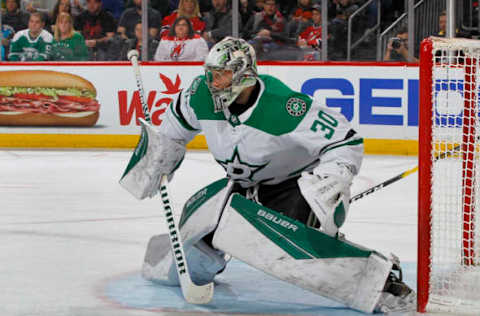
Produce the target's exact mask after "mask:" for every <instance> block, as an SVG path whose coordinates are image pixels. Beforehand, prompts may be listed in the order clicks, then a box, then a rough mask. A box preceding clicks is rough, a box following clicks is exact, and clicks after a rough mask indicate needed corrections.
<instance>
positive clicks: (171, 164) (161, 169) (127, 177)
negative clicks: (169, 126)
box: [120, 119, 186, 200]
mask: <svg viewBox="0 0 480 316" xmlns="http://www.w3.org/2000/svg"><path fill="white" fill-rule="evenodd" d="M139 121H140V124H141V126H142V134H141V138H140V141H139V142H138V144H137V147H136V148H135V151H134V153H133V155H132V158H130V162H129V163H128V166H127V169H126V170H125V173H124V174H123V176H122V178H121V179H120V185H121V186H122V187H124V188H125V189H126V190H127V191H128V192H130V193H131V194H132V195H133V196H134V197H136V198H137V199H139V200H142V199H144V198H146V197H150V198H151V197H153V196H154V195H156V194H157V192H158V190H159V188H160V181H161V179H162V176H163V175H168V176H169V179H168V180H171V178H172V176H173V172H174V171H175V170H176V169H177V168H178V166H179V165H180V163H181V162H182V160H183V157H184V156H185V151H186V150H185V145H184V144H181V143H179V142H176V141H175V140H173V139H171V138H169V137H168V136H166V135H163V134H160V133H159V132H158V131H156V130H155V129H154V128H153V126H152V125H151V124H150V123H148V122H146V121H145V120H143V119H139Z"/></svg>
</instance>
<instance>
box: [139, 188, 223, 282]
mask: <svg viewBox="0 0 480 316" xmlns="http://www.w3.org/2000/svg"><path fill="white" fill-rule="evenodd" d="M231 187H232V183H231V182H229V181H228V180H227V179H221V180H218V181H216V182H214V183H212V184H210V185H208V186H207V187H205V188H203V189H201V190H200V191H198V192H197V193H195V194H194V195H193V196H192V197H191V198H190V199H189V200H188V201H187V202H186V203H185V207H184V209H183V212H182V216H181V218H180V223H179V227H180V235H181V238H182V241H183V247H184V251H185V256H186V260H187V263H188V267H189V272H190V276H191V278H192V280H193V281H194V282H195V283H197V284H203V283H209V282H211V281H212V280H213V277H214V276H215V274H216V273H217V272H218V271H220V270H222V269H223V268H224V267H225V264H226V263H225V260H224V258H223V256H224V254H223V252H221V251H217V250H215V249H213V248H211V247H210V246H209V245H207V244H206V243H204V242H203V241H202V238H203V237H205V236H206V235H208V234H209V233H210V232H212V231H213V230H214V229H215V228H216V227H217V224H218V221H219V218H220V215H221V213H222V210H223V209H224V206H225V203H226V201H227V197H228V195H229V194H230V191H231ZM169 238H170V237H169V235H168V234H164V235H157V236H153V237H152V238H151V239H150V241H149V243H148V246H147V251H146V254H145V259H144V263H143V268H142V275H143V277H144V278H145V279H147V280H151V281H155V282H159V283H162V284H167V285H178V284H179V281H178V275H177V272H176V268H175V261H174V260H173V256H172V252H171V248H170V244H169V243H170V240H169Z"/></svg>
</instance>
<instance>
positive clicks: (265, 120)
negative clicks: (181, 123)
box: [187, 75, 312, 135]
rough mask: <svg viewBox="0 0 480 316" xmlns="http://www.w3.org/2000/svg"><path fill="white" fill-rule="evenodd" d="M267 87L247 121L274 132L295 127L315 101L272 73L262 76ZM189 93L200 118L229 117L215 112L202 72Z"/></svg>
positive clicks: (215, 118) (279, 133) (281, 131)
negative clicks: (294, 89) (291, 87)
mask: <svg viewBox="0 0 480 316" xmlns="http://www.w3.org/2000/svg"><path fill="white" fill-rule="evenodd" d="M259 78H260V80H261V82H262V86H263V89H262V91H261V94H260V97H259V99H258V103H257V105H256V106H255V108H254V110H253V112H252V114H251V115H250V117H249V118H248V119H247V120H246V121H245V122H244V124H245V125H248V126H251V127H253V128H256V129H259V130H262V131H264V132H266V133H269V134H272V135H282V134H286V133H289V132H291V131H293V130H294V129H295V128H296V127H297V126H298V124H299V123H300V122H301V121H302V120H303V118H304V117H305V114H306V113H307V112H308V110H309V109H310V107H311V105H312V99H311V98H310V96H308V95H306V94H303V93H299V92H296V91H293V90H292V89H290V88H289V87H288V86H287V85H285V84H284V83H283V82H281V81H280V80H278V79H276V78H275V77H272V76H269V75H260V76H259ZM187 93H188V94H189V96H190V102H189V105H190V107H191V108H192V109H193V111H194V112H195V115H196V117H197V119H198V120H225V119H226V118H225V115H224V113H222V112H220V113H215V112H214V104H213V99H212V95H211V93H210V90H209V89H208V86H207V83H206V81H205V76H198V77H197V78H195V79H194V80H193V82H192V84H191V85H190V88H189V89H188V91H187Z"/></svg>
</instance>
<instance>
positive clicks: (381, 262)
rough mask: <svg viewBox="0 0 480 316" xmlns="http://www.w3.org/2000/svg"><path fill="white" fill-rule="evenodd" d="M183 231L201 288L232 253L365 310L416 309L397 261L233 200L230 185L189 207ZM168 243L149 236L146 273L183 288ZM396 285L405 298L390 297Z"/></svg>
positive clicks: (200, 195) (214, 188)
mask: <svg viewBox="0 0 480 316" xmlns="http://www.w3.org/2000/svg"><path fill="white" fill-rule="evenodd" d="M180 233H181V236H182V238H183V240H184V249H185V254H186V258H187V262H188V265H189V267H190V274H191V278H192V280H193V281H194V282H195V283H197V284H205V283H209V282H211V281H212V280H213V279H214V277H215V275H216V274H217V273H218V272H220V271H223V269H224V268H225V266H226V264H227V261H226V260H225V257H226V255H225V254H229V255H231V256H232V257H235V258H237V259H239V260H241V261H243V262H245V263H247V264H249V265H251V266H253V267H255V268H257V269H259V270H261V271H264V272H265V273H268V274H270V275H272V276H274V277H276V278H278V279H281V280H284V281H286V282H289V283H291V284H294V285H296V286H299V287H301V288H304V289H306V290H308V291H311V292H313V293H316V294H319V295H321V296H324V297H327V298H330V299H333V300H335V301H337V302H340V303H343V304H345V305H347V306H349V307H351V308H353V309H357V310H360V311H362V312H367V313H372V312H374V311H381V312H388V311H399V310H412V308H414V304H415V294H414V292H412V291H411V290H409V288H408V287H407V286H406V285H404V284H403V283H402V282H401V281H400V280H398V278H396V277H395V275H394V274H393V273H392V266H393V265H394V261H392V260H391V259H388V258H386V257H385V256H383V255H382V254H380V253H378V252H376V251H374V250H371V249H367V248H364V247H361V246H358V245H355V244H353V243H351V242H349V241H347V240H344V239H339V238H333V237H330V236H328V235H326V234H324V233H322V232H321V231H319V230H317V229H314V228H311V227H307V226H305V225H304V224H302V223H301V222H299V221H296V220H293V219H291V218H290V217H287V216H284V215H281V214H280V213H278V212H276V211H274V210H271V209H268V208H266V207H263V206H261V205H259V204H257V203H255V202H253V201H250V200H247V199H246V198H245V197H244V196H242V195H240V194H238V193H233V194H232V185H231V182H229V181H228V180H227V179H222V180H219V181H216V182H214V183H212V184H210V185H209V186H207V187H205V188H203V189H202V190H200V191H198V192H197V193H196V194H195V195H193V196H192V197H191V198H190V199H189V200H188V201H187V203H186V204H185V207H184V209H183V212H182V216H181V219H180ZM207 235H208V236H207ZM212 235H213V239H212V238H211V236H212ZM238 236H243V237H242V238H238ZM205 237H207V238H205ZM168 238H169V237H168V235H167V234H164V235H157V236H154V237H152V238H151V240H150V242H149V244H148V247H147V252H146V255H145V260H144V265H143V269H142V274H143V276H144V278H146V279H148V280H152V281H155V282H159V283H162V284H165V285H178V284H179V281H178V276H177V273H176V271H175V263H174V260H173V257H172V253H171V251H170V248H169V247H168V242H169V241H168ZM392 283H395V285H396V286H400V288H401V289H402V290H403V292H401V291H400V292H401V293H400V292H397V293H395V294H392V293H391V291H390V292H388V290H389V289H391V288H393V287H392V286H391V285H392ZM396 289H397V290H398V288H396Z"/></svg>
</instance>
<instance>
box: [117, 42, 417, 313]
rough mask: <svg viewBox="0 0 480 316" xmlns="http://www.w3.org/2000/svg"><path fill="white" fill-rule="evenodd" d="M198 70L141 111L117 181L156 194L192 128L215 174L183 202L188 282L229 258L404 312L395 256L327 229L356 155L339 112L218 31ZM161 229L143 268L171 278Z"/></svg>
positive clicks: (170, 281) (343, 211) (337, 218)
mask: <svg viewBox="0 0 480 316" xmlns="http://www.w3.org/2000/svg"><path fill="white" fill-rule="evenodd" d="M204 68H205V75H202V76H199V77H197V78H196V79H194V80H193V82H192V83H191V85H190V86H189V88H188V89H185V90H183V91H182V92H181V94H180V96H179V97H178V99H177V101H176V102H174V103H172V104H171V106H169V108H168V110H167V112H166V113H165V115H164V117H163V122H162V124H161V125H160V126H159V127H155V128H154V127H152V126H151V125H149V124H148V123H146V122H145V121H144V122H142V128H143V129H144V131H145V132H146V134H147V136H148V137H147V138H148V142H149V145H148V150H147V151H146V153H145V154H144V156H143V157H142V161H141V162H140V163H137V165H135V166H134V167H133V168H132V169H131V170H129V171H128V172H126V174H125V175H124V176H123V178H122V179H121V181H120V182H121V184H122V186H124V187H125V188H126V189H127V190H128V191H129V192H131V193H132V194H133V195H134V196H135V197H137V198H139V199H143V198H146V197H152V196H154V195H156V194H157V193H158V190H159V183H160V179H161V177H163V176H165V175H168V176H172V175H173V173H174V171H175V170H176V169H177V167H178V166H179V165H180V164H181V161H182V159H183V156H184V153H185V144H187V143H188V142H189V141H190V140H192V138H193V137H194V136H195V135H196V134H198V133H199V132H201V131H202V132H203V133H204V135H205V137H206V140H207V143H208V147H209V150H210V152H211V153H212V154H213V156H214V158H215V160H216V161H217V162H218V163H219V164H220V165H221V166H222V167H223V168H224V169H225V172H226V177H225V178H224V179H220V180H218V181H216V182H214V183H212V184H210V185H208V186H207V187H205V188H202V189H200V190H199V191H198V192H197V193H196V194H194V195H193V196H192V197H191V198H190V199H189V200H188V201H187V202H186V204H185V206H184V208H183V211H182V215H181V219H180V224H179V225H180V233H181V238H182V239H183V244H184V251H185V254H186V258H187V263H188V267H189V270H190V275H191V278H192V280H193V281H194V282H195V283H196V284H206V283H209V282H212V280H213V279H214V278H215V275H216V274H218V273H220V272H222V271H223V270H224V269H225V266H226V265H227V260H226V258H227V257H229V256H232V257H234V258H236V259H238V260H241V261H243V262H245V263H247V264H249V265H251V266H253V267H255V268H256V269H259V270H262V271H264V272H265V273H268V274H270V275H272V276H274V277H276V278H279V279H281V280H284V281H286V282H289V283H291V284H294V285H296V286H299V287H302V288H304V289H306V290H309V291H311V292H313V293H316V294H318V295H321V296H324V297H326V298H330V299H333V300H335V301H338V302H340V303H343V304H345V305H346V306H348V307H350V308H353V309H356V310H359V311H363V312H366V313H373V312H390V311H409V310H414V309H415V305H416V294H415V292H414V291H413V290H412V289H410V288H409V287H408V286H407V285H406V284H405V283H403V282H402V276H401V270H400V263H399V261H398V259H397V258H396V257H395V256H394V255H391V256H389V257H387V256H385V255H383V254H381V253H379V252H377V251H375V250H373V249H368V248H365V247H362V246H359V245H356V244H354V243H352V242H350V241H348V240H347V239H346V238H345V237H344V236H343V235H342V234H339V228H340V227H341V226H342V224H343V223H344V221H345V218H346V216H347V213H348V209H349V197H350V186H351V183H352V179H353V177H354V176H355V175H356V174H357V173H358V170H359V168H360V165H361V162H362V157H363V139H362V138H361V137H360V136H359V135H358V134H357V133H356V132H355V131H354V130H353V129H352V128H351V127H350V125H349V123H348V121H347V120H346V119H345V117H343V116H342V114H340V113H338V112H337V111H333V110H331V109H329V108H327V107H326V106H324V105H322V104H320V103H319V102H318V101H316V100H315V99H312V98H311V97H310V96H308V95H305V94H302V93H299V92H295V91H292V90H291V89H290V88H289V87H288V86H286V85H285V84H284V83H282V82H281V81H280V80H278V79H276V78H274V77H272V76H269V75H259V74H258V73H257V65H256V57H255V51H254V49H253V48H252V46H251V45H250V44H248V43H247V42H245V41H244V40H242V39H236V38H232V37H227V38H225V39H224V40H222V41H220V42H219V43H217V44H216V45H215V46H213V47H212V49H211V50H210V52H209V54H208V56H207V58H206V61H205V64H204ZM169 243H170V240H169V236H168V234H164V235H157V236H154V237H152V239H151V240H150V242H149V245H148V247H147V252H146V255H145V261H144V265H143V271H142V274H143V276H144V277H145V278H146V279H148V280H153V281H156V282H160V283H162V284H166V285H178V284H179V280H178V275H177V272H176V267H175V262H174V260H173V257H172V251H171V250H170V249H171V248H170V244H169Z"/></svg>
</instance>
